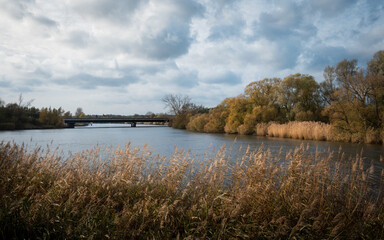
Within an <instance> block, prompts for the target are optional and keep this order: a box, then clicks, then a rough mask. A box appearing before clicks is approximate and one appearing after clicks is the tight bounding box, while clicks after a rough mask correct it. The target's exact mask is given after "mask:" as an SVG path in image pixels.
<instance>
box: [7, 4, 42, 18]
mask: <svg viewBox="0 0 384 240" xmlns="http://www.w3.org/2000/svg"><path fill="white" fill-rule="evenodd" d="M34 2H35V1H34V0H13V1H8V0H1V1H0V4H1V8H0V10H1V9H2V10H3V11H5V12H6V13H8V14H9V15H10V16H12V17H13V18H14V19H23V18H24V17H25V16H26V15H27V14H28V10H27V7H28V5H30V4H33V3H34Z"/></svg>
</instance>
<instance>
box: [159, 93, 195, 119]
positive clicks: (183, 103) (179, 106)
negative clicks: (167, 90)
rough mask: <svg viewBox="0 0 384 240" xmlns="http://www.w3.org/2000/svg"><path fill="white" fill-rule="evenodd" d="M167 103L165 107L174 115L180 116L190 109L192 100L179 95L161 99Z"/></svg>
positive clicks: (166, 96)
mask: <svg viewBox="0 0 384 240" xmlns="http://www.w3.org/2000/svg"><path fill="white" fill-rule="evenodd" d="M161 100H162V101H163V102H164V103H165V107H166V108H168V109H169V110H170V112H171V113H172V114H174V115H179V114H180V113H181V112H182V111H185V110H187V109H189V107H190V105H191V98H190V97H188V96H183V95H178V94H168V95H165V96H164V97H163V98H162V99H161Z"/></svg>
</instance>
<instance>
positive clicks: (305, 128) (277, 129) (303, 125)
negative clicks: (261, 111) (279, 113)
mask: <svg viewBox="0 0 384 240" xmlns="http://www.w3.org/2000/svg"><path fill="white" fill-rule="evenodd" d="M268 135H269V136H271V137H281V138H294V139H305V140H319V141H325V140H326V141H332V140H333V133H332V126H331V125H329V124H326V123H322V122H296V121H294V122H288V123H286V124H278V123H271V124H270V125H269V126H268Z"/></svg>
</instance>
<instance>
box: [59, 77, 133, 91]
mask: <svg viewBox="0 0 384 240" xmlns="http://www.w3.org/2000/svg"><path fill="white" fill-rule="evenodd" d="M138 80H139V79H138V77H136V76H134V75H133V76H129V75H125V76H122V77H118V78H113V77H97V76H93V75H90V74H86V73H81V74H77V75H75V76H72V77H69V78H67V79H57V80H55V82H56V83H58V84H60V85H70V86H74V87H79V88H82V89H95V88H97V87H99V86H104V87H122V86H126V85H129V84H132V83H135V82H137V81H138Z"/></svg>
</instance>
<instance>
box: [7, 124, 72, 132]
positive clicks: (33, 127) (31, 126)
mask: <svg viewBox="0 0 384 240" xmlns="http://www.w3.org/2000/svg"><path fill="white" fill-rule="evenodd" d="M61 128H68V127H67V126H65V125H62V126H55V125H42V124H39V125H36V124H30V123H27V124H22V125H16V124H14V123H2V124H0V131H13V130H36V129H61Z"/></svg>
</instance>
